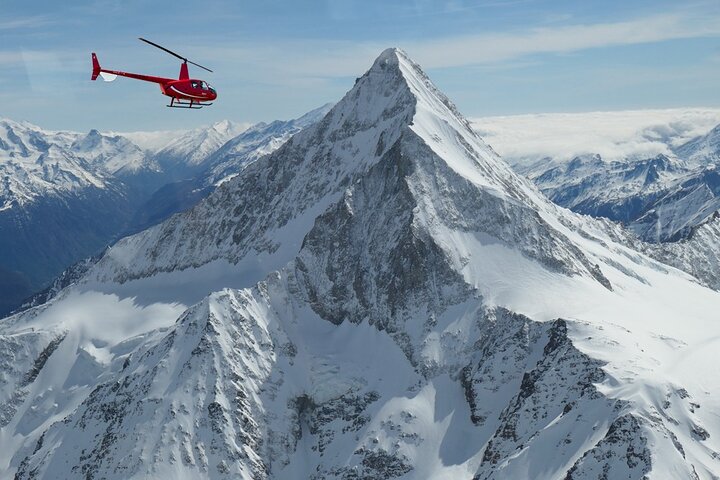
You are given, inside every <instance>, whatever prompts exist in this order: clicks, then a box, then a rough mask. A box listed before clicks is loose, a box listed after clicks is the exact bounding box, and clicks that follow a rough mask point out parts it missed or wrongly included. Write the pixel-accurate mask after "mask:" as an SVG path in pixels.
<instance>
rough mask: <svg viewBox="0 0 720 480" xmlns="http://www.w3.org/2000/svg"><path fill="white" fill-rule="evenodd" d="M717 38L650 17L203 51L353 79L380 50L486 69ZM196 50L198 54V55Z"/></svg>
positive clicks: (707, 28)
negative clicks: (545, 57)
mask: <svg viewBox="0 0 720 480" xmlns="http://www.w3.org/2000/svg"><path fill="white" fill-rule="evenodd" d="M713 36H720V18H717V16H712V15H708V16H705V17H696V16H690V15H680V14H662V15H652V16H647V17H643V18H637V19H634V20H629V21H622V22H608V23H596V24H575V25H553V26H546V27H541V28H533V29H527V30H518V31H514V32H509V33H504V32H503V33H501V32H487V33H482V34H477V35H463V36H448V37H441V38H433V39H428V40H420V41H410V42H398V41H391V42H381V41H373V42H347V41H333V40H295V41H293V42H292V43H286V42H277V43H265V44H262V45H252V46H247V47H243V48H236V47H230V46H228V44H227V41H226V40H223V45H222V46H215V45H207V46H205V47H204V48H202V49H201V52H200V51H199V53H201V54H202V55H203V56H204V57H207V56H212V57H215V58H218V59H219V60H225V59H226V60H230V59H233V60H239V61H247V62H252V64H253V65H255V66H259V67H260V68H267V69H272V70H282V71H283V72H285V73H291V74H294V75H299V76H326V77H338V76H352V75H357V74H358V72H362V71H364V70H365V69H366V68H367V66H368V64H369V62H372V60H373V58H375V56H377V55H378V54H379V53H380V51H382V50H383V49H384V48H387V47H391V46H399V47H401V48H403V49H405V50H407V51H408V53H409V54H410V55H411V57H413V58H414V59H415V60H416V61H417V62H419V63H420V64H421V65H422V66H423V67H424V68H445V67H461V66H467V65H488V64H497V63H499V62H506V61H509V60H516V59H519V58H522V57H527V56H530V55H534V54H545V53H558V54H567V53H572V52H578V51H582V50H587V49H593V48H602V47H611V46H621V45H634V44H642V43H654V42H661V41H667V40H677V39H683V38H701V37H713ZM198 50H200V49H198Z"/></svg>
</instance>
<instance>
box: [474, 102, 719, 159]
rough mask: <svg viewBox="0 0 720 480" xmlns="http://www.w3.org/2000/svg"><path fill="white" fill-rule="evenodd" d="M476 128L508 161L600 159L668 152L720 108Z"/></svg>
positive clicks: (531, 119) (703, 127) (482, 122)
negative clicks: (584, 156)
mask: <svg viewBox="0 0 720 480" xmlns="http://www.w3.org/2000/svg"><path fill="white" fill-rule="evenodd" d="M472 123H473V126H474V127H475V129H476V131H477V132H478V133H479V134H480V135H481V136H482V137H483V138H484V139H485V141H486V142H487V143H489V144H490V145H491V146H492V147H493V148H494V149H495V150H496V151H497V152H498V153H499V154H500V155H502V156H503V157H505V158H506V159H507V160H508V161H510V162H520V161H524V160H525V161H532V160H536V159H539V158H542V157H552V158H555V159H557V160H561V161H562V160H569V159H571V158H573V157H574V156H576V155H579V154H584V153H599V154H600V155H601V156H602V157H603V158H604V159H605V160H617V159H622V158H626V157H630V156H654V155H657V154H659V153H664V154H668V153H670V146H675V145H679V144H681V143H683V142H686V141H688V140H690V139H691V138H694V137H696V136H698V135H703V134H705V133H707V132H708V131H709V130H711V129H712V128H713V127H715V126H716V125H718V124H720V108H714V109H713V108H689V109H667V110H631V111H619V112H590V113H547V114H532V115H512V116H500V117H484V118H476V119H473V120H472Z"/></svg>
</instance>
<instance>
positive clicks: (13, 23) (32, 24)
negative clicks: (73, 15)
mask: <svg viewBox="0 0 720 480" xmlns="http://www.w3.org/2000/svg"><path fill="white" fill-rule="evenodd" d="M51 23H52V22H51V21H50V19H49V18H47V17H44V16H35V17H18V18H11V19H4V20H0V30H20V29H28V28H38V27H44V26H46V25H49V24H51Z"/></svg>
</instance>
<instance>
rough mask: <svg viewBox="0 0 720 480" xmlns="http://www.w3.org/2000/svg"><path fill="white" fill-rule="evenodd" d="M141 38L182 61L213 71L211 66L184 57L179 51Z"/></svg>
mask: <svg viewBox="0 0 720 480" xmlns="http://www.w3.org/2000/svg"><path fill="white" fill-rule="evenodd" d="M139 40H142V41H143V42H145V43H149V44H150V45H152V46H153V47H157V48H159V49H160V50H163V51H165V52H167V53H169V54H170V55H173V56H175V57H177V58H179V59H180V60H182V61H183V62H185V63H192V64H193V65H195V66H196V67H200V68H202V69H203V70H207V71H208V72H211V73H212V70H210V69H209V68H207V67H203V66H202V65H200V64H198V63H195V62H191V61H190V60H188V59H187V58H185V57H182V56H180V55H178V54H177V53H175V52H173V51H172V50H168V49H167V48H165V47H162V46H160V45H158V44H157V43H154V42H151V41H150V40H146V39H144V38H142V37H140V38H139Z"/></svg>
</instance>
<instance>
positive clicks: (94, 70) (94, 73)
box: [90, 52, 100, 80]
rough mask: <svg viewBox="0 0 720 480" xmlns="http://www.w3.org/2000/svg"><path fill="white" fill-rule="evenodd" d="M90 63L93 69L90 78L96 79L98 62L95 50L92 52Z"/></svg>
mask: <svg viewBox="0 0 720 480" xmlns="http://www.w3.org/2000/svg"><path fill="white" fill-rule="evenodd" d="M92 63H93V71H92V77H90V80H96V79H97V77H98V75H100V62H98V59H97V55H95V52H93V54H92Z"/></svg>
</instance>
